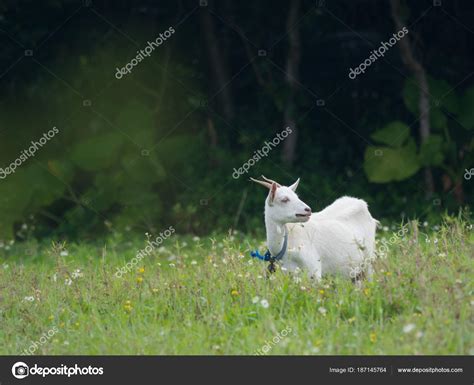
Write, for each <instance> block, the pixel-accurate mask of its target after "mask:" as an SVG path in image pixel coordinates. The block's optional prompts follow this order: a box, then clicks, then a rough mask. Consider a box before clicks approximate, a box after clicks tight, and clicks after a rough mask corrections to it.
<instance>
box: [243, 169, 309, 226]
mask: <svg viewBox="0 0 474 385" xmlns="http://www.w3.org/2000/svg"><path fill="white" fill-rule="evenodd" d="M250 179H251V180H252V181H254V182H256V183H258V184H260V185H262V186H264V187H266V188H268V189H269V192H268V197H267V200H266V201H265V215H268V216H269V218H270V219H272V220H274V221H276V222H279V223H296V222H307V221H308V220H309V217H310V216H311V209H310V208H309V206H308V205H307V204H306V203H304V202H303V201H302V200H300V199H299V198H298V195H296V192H295V191H296V188H297V187H298V183H299V182H300V179H299V178H298V180H297V181H296V182H295V183H293V184H292V185H291V186H282V185H280V184H279V183H277V182H275V181H273V180H271V179H268V178H265V177H264V176H263V175H262V179H264V180H257V179H253V178H250Z"/></svg>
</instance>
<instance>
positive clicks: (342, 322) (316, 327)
mask: <svg viewBox="0 0 474 385" xmlns="http://www.w3.org/2000/svg"><path fill="white" fill-rule="evenodd" d="M385 230H386V229H385ZM397 230H398V229H391V230H389V231H383V230H381V231H380V232H379V234H378V241H379V242H380V241H381V239H382V238H383V237H385V238H387V239H388V238H390V236H391V235H392V232H394V231H397ZM473 244H474V232H473V229H472V225H470V224H469V222H468V220H466V219H462V218H449V217H447V218H445V220H444V222H443V223H442V224H441V225H440V226H439V229H437V230H436V231H435V230H432V229H431V226H430V227H424V226H422V225H417V224H416V222H412V223H410V224H409V231H408V233H407V234H406V236H405V237H404V238H403V239H400V240H398V241H397V242H394V243H393V244H391V245H390V248H389V252H388V255H387V258H385V259H379V260H377V262H376V266H375V267H376V273H375V276H374V279H373V280H372V281H371V282H368V281H364V282H362V284H361V285H354V284H353V283H351V282H350V281H346V280H343V279H340V278H334V277H333V278H324V279H323V280H322V281H321V282H314V281H312V280H310V279H308V278H307V277H306V276H305V275H304V274H302V273H300V274H298V275H290V274H286V273H283V272H282V271H277V272H276V273H275V274H273V275H272V276H271V278H270V279H268V278H266V264H265V263H263V262H260V261H257V260H251V258H250V257H249V256H248V251H249V249H250V247H252V248H255V247H256V246H259V247H260V248H261V249H264V244H263V243H262V239H258V240H257V239H255V238H254V237H249V236H246V235H245V234H241V233H236V234H234V235H232V236H229V235H227V236H224V235H221V236H216V237H215V238H200V239H197V238H193V237H191V236H181V235H172V236H171V237H170V238H169V239H167V240H165V241H164V242H163V244H162V247H161V248H160V249H159V250H156V251H155V252H154V253H153V255H151V256H148V257H146V258H144V259H143V261H142V263H141V264H140V265H139V266H137V269H135V270H134V271H133V272H130V273H128V274H125V275H124V277H123V278H121V279H119V278H116V277H115V276H114V273H115V271H116V268H117V267H119V266H123V265H124V264H125V263H126V262H128V261H129V260H130V259H131V258H132V257H133V256H134V255H135V254H136V253H137V251H138V250H140V249H142V248H144V246H145V245H144V241H143V239H141V240H138V239H136V240H131V239H129V235H128V234H119V233H114V232H111V235H110V237H109V238H108V240H107V241H106V242H104V243H103V244H92V243H83V244H68V245H58V244H54V245H51V243H48V244H45V243H37V242H35V241H28V242H23V243H15V244H12V245H9V246H7V247H6V248H5V246H2V247H0V354H21V353H22V352H23V351H24V349H27V348H28V347H29V346H30V345H31V344H32V342H34V341H39V340H40V338H41V336H42V335H43V334H44V333H47V332H48V331H49V330H51V329H52V328H53V327H56V328H57V332H56V333H55V334H54V335H53V336H52V337H50V338H48V339H46V338H43V342H44V343H37V348H36V350H35V354H53V355H54V354H254V353H255V352H256V351H257V350H260V351H261V349H262V347H264V345H265V344H267V348H265V349H264V350H266V351H267V352H268V354H469V353H471V354H472V353H473V351H474V342H473V323H472V319H473V318H472V315H473V313H472V310H473V308H474V306H473V300H474V297H473V288H472V281H473V277H474V272H473V254H474V253H473V249H474V247H473ZM6 249H8V250H6ZM65 250H67V255H65V254H66V252H65ZM139 268H143V269H144V272H140V271H139ZM76 269H80V274H82V276H76V274H74V272H75V271H76ZM73 276H74V277H73ZM256 297H258V301H257V299H256ZM32 298H33V300H31V299H32ZM262 299H264V300H266V301H268V304H269V306H268V307H265V306H262V303H261V300H262ZM254 302H256V303H254ZM285 328H286V330H287V331H288V330H291V332H289V334H288V335H287V336H281V337H276V336H277V335H278V333H279V332H281V331H282V330H283V329H285ZM273 338H275V340H276V341H277V342H276V343H273V342H271V340H272V339H273ZM278 340H279V341H278Z"/></svg>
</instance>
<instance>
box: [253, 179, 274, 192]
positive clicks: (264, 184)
mask: <svg viewBox="0 0 474 385" xmlns="http://www.w3.org/2000/svg"><path fill="white" fill-rule="evenodd" d="M250 180H251V181H254V182H255V183H258V184H261V185H262V186H264V187H266V188H268V189H271V188H272V185H271V184H270V183H268V182H264V181H263V180H257V179H253V178H252V177H251V178H250Z"/></svg>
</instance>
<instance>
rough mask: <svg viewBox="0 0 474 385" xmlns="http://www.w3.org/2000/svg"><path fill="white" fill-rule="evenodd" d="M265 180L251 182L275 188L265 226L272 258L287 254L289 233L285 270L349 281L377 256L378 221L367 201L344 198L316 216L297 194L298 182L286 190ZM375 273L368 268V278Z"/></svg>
mask: <svg viewBox="0 0 474 385" xmlns="http://www.w3.org/2000/svg"><path fill="white" fill-rule="evenodd" d="M263 178H264V179H265V180H266V182H262V181H257V180H255V179H252V180H253V181H255V182H257V183H260V184H262V185H263V186H265V187H268V188H269V189H270V192H269V194H268V197H267V199H266V201H265V227H266V231H267V246H268V249H269V250H270V252H271V253H272V255H276V254H277V253H278V252H279V251H280V250H281V249H282V247H283V239H284V232H285V231H287V232H288V251H287V252H286V253H285V255H284V256H283V258H282V260H281V264H282V266H283V267H285V268H286V269H287V270H289V271H294V270H296V268H300V269H302V270H306V271H308V272H309V274H310V275H311V276H312V277H314V278H318V279H319V278H321V276H322V275H326V274H340V275H342V276H345V277H348V278H349V277H350V272H351V270H352V269H356V268H357V267H359V266H361V265H362V263H363V261H364V259H365V260H366V262H365V264H367V261H368V260H370V258H371V257H372V256H373V254H374V249H375V229H376V226H377V223H378V221H376V220H375V219H374V218H372V216H371V215H370V212H369V210H368V207H367V203H366V202H365V201H363V200H362V199H357V198H351V197H347V196H345V197H342V198H339V199H337V200H336V201H335V202H334V203H332V204H331V205H330V206H328V207H326V208H325V209H324V210H322V211H320V212H317V213H314V214H311V212H310V209H309V207H308V205H306V203H304V202H303V201H301V200H300V199H299V198H298V196H297V195H296V193H295V191H296V188H297V187H298V182H299V179H298V180H297V181H296V182H295V183H294V184H293V185H291V186H289V187H286V186H280V185H279V184H278V183H276V182H274V181H272V180H269V179H266V178H265V177H263ZM303 215H305V216H303ZM371 270H372V269H371V267H370V264H369V269H368V271H367V273H368V275H369V276H370V275H371V273H372V271H371Z"/></svg>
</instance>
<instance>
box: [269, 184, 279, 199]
mask: <svg viewBox="0 0 474 385" xmlns="http://www.w3.org/2000/svg"><path fill="white" fill-rule="evenodd" d="M277 187H278V185H277V184H276V183H275V182H273V183H272V186H271V187H270V192H269V193H268V199H269V203H270V204H273V201H274V200H275V193H276V190H277Z"/></svg>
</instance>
